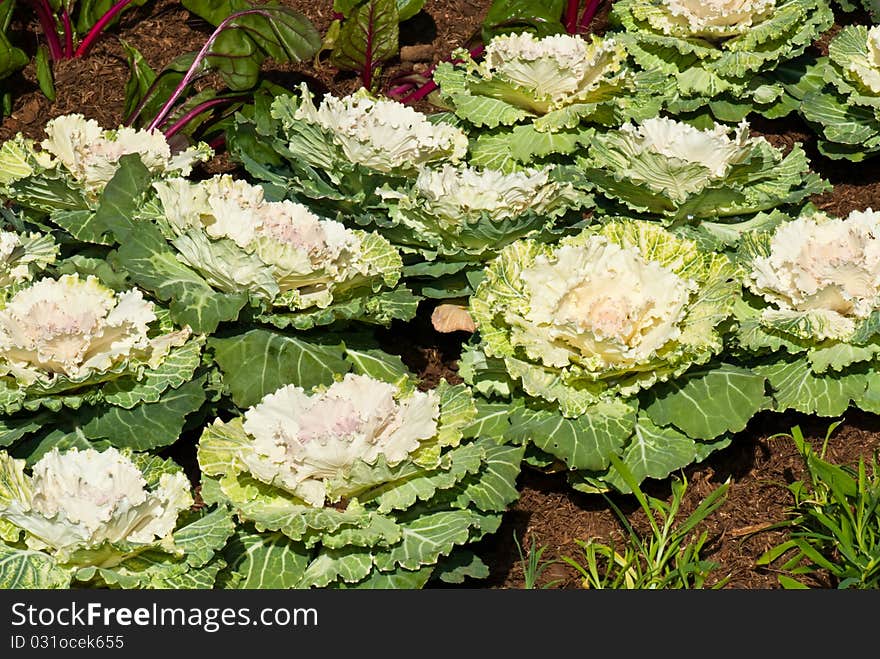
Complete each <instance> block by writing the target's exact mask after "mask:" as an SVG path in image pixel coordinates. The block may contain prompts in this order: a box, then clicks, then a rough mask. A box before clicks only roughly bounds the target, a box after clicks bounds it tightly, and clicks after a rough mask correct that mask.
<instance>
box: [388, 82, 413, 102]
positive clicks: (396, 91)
mask: <svg viewBox="0 0 880 659" xmlns="http://www.w3.org/2000/svg"><path fill="white" fill-rule="evenodd" d="M413 87H415V84H413V83H411V82H408V83H406V84H403V85H397V86H396V87H392V88H391V89H389V90H388V95H389V96H390V97H391V98H394V97H396V96H400V95H401V94H403V93H404V92H406V91H408V90H410V89H412V88H413Z"/></svg>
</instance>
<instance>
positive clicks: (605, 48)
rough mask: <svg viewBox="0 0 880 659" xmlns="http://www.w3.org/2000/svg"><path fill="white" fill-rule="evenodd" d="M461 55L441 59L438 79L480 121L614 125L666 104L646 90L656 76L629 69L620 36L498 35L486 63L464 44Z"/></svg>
mask: <svg viewBox="0 0 880 659" xmlns="http://www.w3.org/2000/svg"><path fill="white" fill-rule="evenodd" d="M455 55H456V60H457V62H456V63H455V64H452V63H449V62H443V63H441V64H439V65H438V67H437V70H436V71H435V73H434V80H435V81H436V82H437V84H438V85H439V86H440V92H441V95H442V98H443V100H444V101H445V102H447V103H449V104H450V105H451V106H452V108H453V109H454V111H455V113H456V114H457V115H458V116H460V117H461V118H463V119H465V120H467V121H468V122H469V123H471V124H473V125H474V126H478V127H486V128H495V127H497V126H499V125H505V126H509V125H512V124H515V123H518V122H521V121H523V120H530V119H531V120H534V126H535V128H536V129H537V130H538V131H555V130H559V129H562V128H573V127H575V126H576V125H577V124H578V123H579V122H580V121H581V120H582V119H586V120H588V121H590V122H591V123H601V124H612V125H613V124H619V123H620V122H621V121H624V120H626V119H632V118H647V117H650V116H653V115H655V114H656V113H657V111H658V110H659V103H652V102H651V100H650V98H649V96H648V95H647V94H646V92H647V90H648V88H649V87H650V83H651V82H652V81H651V80H649V76H647V75H645V74H641V75H635V74H634V73H633V72H632V71H631V70H629V69H628V68H627V66H626V64H625V62H626V57H627V53H626V50H625V49H624V47H623V45H622V44H621V43H620V42H619V41H617V40H615V39H614V38H602V37H597V36H595V35H591V37H590V40H589V41H588V40H586V39H584V38H582V37H580V36H578V35H568V34H553V35H549V36H545V37H543V38H536V37H535V36H534V35H532V34H531V33H530V32H522V33H518V34H504V35H499V36H496V37H494V38H493V39H492V40H491V41H490V42H489V43H488V44H487V45H486V51H485V55H484V59H483V61H482V62H476V61H474V59H473V58H472V57H471V56H470V54H469V53H467V52H466V51H463V50H462V51H457V52H456V53H455ZM661 81H662V78H661ZM653 82H657V81H653ZM652 91H653V92H654V94H655V95H656V94H658V93H659V90H657V89H654V90H652Z"/></svg>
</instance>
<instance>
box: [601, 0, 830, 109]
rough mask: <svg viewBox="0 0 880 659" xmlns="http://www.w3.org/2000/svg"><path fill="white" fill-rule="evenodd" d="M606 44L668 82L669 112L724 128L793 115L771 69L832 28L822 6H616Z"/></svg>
mask: <svg viewBox="0 0 880 659" xmlns="http://www.w3.org/2000/svg"><path fill="white" fill-rule="evenodd" d="M611 22H612V26H613V27H614V30H615V31H614V32H612V33H611V35H612V36H614V38H616V39H619V40H620V41H621V42H622V43H623V45H624V46H625V47H626V49H627V50H628V51H629V53H630V54H631V55H632V57H633V58H634V59H635V61H636V63H637V64H638V65H639V66H640V67H641V68H643V69H645V70H648V71H662V72H663V73H665V74H666V75H667V76H669V78H670V79H671V80H672V81H673V91H674V94H672V95H671V96H670V98H669V99H668V100H667V102H666V107H667V109H669V111H670V112H672V113H674V114H676V115H679V114H682V113H688V112H701V113H705V112H707V111H708V112H709V113H711V115H712V116H714V118H715V119H717V120H719V121H725V122H738V121H741V120H742V119H743V118H745V117H746V115H747V114H748V113H749V112H751V111H755V112H759V113H761V114H764V115H765V116H768V117H771V118H776V117H781V116H784V115H786V114H788V113H789V112H791V111H793V110H795V109H797V107H798V103H797V101H796V99H795V98H794V97H792V96H791V95H789V94H788V93H787V92H786V90H785V87H784V85H783V83H782V81H781V80H780V79H777V77H776V76H775V71H776V70H777V69H778V68H779V67H781V66H782V65H784V64H787V63H788V62H790V61H791V60H794V59H796V58H798V57H799V56H800V55H802V54H803V53H804V51H805V50H806V49H807V47H808V46H809V45H810V44H812V43H813V41H815V40H816V39H818V38H819V36H821V34H822V33H823V32H825V31H826V30H828V29H829V28H830V27H831V26H832V24H833V23H834V14H833V12H832V10H831V7H830V5H829V3H828V2H827V0H657V1H656V2H645V0H620V1H619V2H615V3H614V6H613V7H612V12H611Z"/></svg>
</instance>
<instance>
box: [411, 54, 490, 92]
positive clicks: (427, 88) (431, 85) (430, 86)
mask: <svg viewBox="0 0 880 659" xmlns="http://www.w3.org/2000/svg"><path fill="white" fill-rule="evenodd" d="M485 50H486V47H485V46H477V47H476V48H471V49H470V51H468V52H469V53H470V56H471V57H473V58H474V59H476V58H477V57H479V56H480V55H482V54H483V52H485ZM460 61H461V60H460V59H454V60H452V63H453V64H457V63H458V62H460ZM436 68H437V65H436V64H435V65H434V66H432V67H431V68H430V69H429V71H430V72H431V73H433V72H434V69H436ZM401 86H403V85H401ZM438 88H439V85H437V83H436V82H434V81H433V80H429V81H428V82H426V83H425V84H424V85H422V86H421V87H419V88H418V89H417V90H415V91H414V92H413V93H412V94H410V95H409V96H406V97H404V98H402V99H400V102H401V103H403V104H404V105H406V104H409V103H415V102H416V101H420V100H422V99H423V98H425V96H427V95H428V94H430V93H431V92H432V91H434V90H435V89H438Z"/></svg>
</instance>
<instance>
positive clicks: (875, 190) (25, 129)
mask: <svg viewBox="0 0 880 659" xmlns="http://www.w3.org/2000/svg"><path fill="white" fill-rule="evenodd" d="M282 4H285V5H288V6H290V7H292V8H295V9H298V10H300V11H302V12H303V13H305V14H306V15H307V16H308V17H309V18H310V19H311V20H312V21H313V23H314V24H315V26H316V27H317V29H318V30H319V31H320V32H321V33H322V34H323V32H324V30H325V29H326V27H327V25H328V24H329V23H330V20H331V12H330V9H329V5H330V3H329V2H318V3H315V2H298V1H296V0H283V1H282ZM489 4H490V3H489V2H488V0H479V1H475V2H472V1H464V0H428V2H427V3H426V4H425V7H424V10H423V11H422V12H421V13H420V14H418V15H417V16H416V17H415V18H413V19H410V20H409V21H408V22H407V23H405V24H404V25H402V26H401V43H402V44H404V45H409V46H424V48H420V49H415V51H413V50H410V51H407V52H409V53H412V52H415V53H416V55H415V56H414V57H416V59H417V60H418V61H406V60H401V59H399V58H397V59H395V60H392V62H391V63H390V64H389V65H388V66H387V67H386V68H385V70H384V71H383V72H382V76H383V81H389V80H391V79H393V78H394V77H396V76H398V75H400V74H403V73H407V72H411V71H419V70H424V69H425V68H426V67H427V66H430V65H432V64H435V63H437V62H438V61H440V60H441V59H444V58H446V57H448V56H449V54H450V53H451V52H452V50H453V49H454V48H457V47H459V46H461V45H464V44H467V43H468V41H469V39H470V38H471V37H472V36H473V35H474V34H476V33H478V31H479V29H480V25H481V22H482V20H483V17H484V15H485V12H486V10H487V8H488V6H489ZM607 5H608V3H605V7H604V9H603V11H601V12H600V13H599V14H598V16H597V17H596V18H595V19H594V21H593V24H592V29H593V31H595V32H596V33H599V34H601V33H602V32H603V30H604V27H605V16H606V14H607V11H608V7H607ZM859 20H864V16H863V15H862V14H860V13H856V14H849V15H845V14H838V25H842V24H847V23H850V22H853V21H859ZM15 27H16V29H17V30H19V31H24V30H25V29H26V28H28V27H33V26H23V25H18V26H15ZM210 33H211V27H210V26H209V25H208V24H207V23H205V22H203V21H201V20H199V19H197V18H194V17H192V16H190V14H189V12H187V11H186V10H184V9H181V8H180V7H179V5H178V4H177V3H176V2H173V1H172V0H158V1H157V2H153V3H148V6H147V7H144V8H140V9H136V10H133V11H130V12H128V13H126V14H125V16H124V18H123V20H122V22H121V25H120V26H119V27H118V28H117V29H115V30H113V31H112V33H110V34H108V35H107V36H105V37H104V38H103V39H102V40H101V41H100V42H99V43H98V44H97V46H96V48H95V49H94V51H93V53H92V54H91V55H90V56H89V57H87V58H84V59H78V60H70V61H67V62H61V63H59V64H58V65H56V67H55V80H56V89H57V93H58V96H57V99H56V100H55V102H54V103H50V102H49V101H48V100H47V99H46V98H45V97H44V96H43V95H42V94H41V93H40V92H39V91H38V89H37V87H36V78H35V71H34V69H33V64H30V65H28V67H27V68H26V69H24V70H23V71H22V72H21V73H20V74H16V75H15V76H13V77H12V78H9V79H7V80H6V81H4V83H3V84H7V85H11V87H12V88H13V90H14V92H15V93H14V108H13V112H12V114H11V116H9V117H7V118H5V119H4V120H3V122H2V124H0V141H3V140H6V139H9V138H11V137H12V136H13V135H14V134H15V133H17V132H22V133H24V134H25V135H27V136H29V137H32V138H36V139H39V138H41V137H42V129H43V126H44V125H45V123H46V121H47V120H48V119H50V118H52V117H55V116H59V115H63V114H67V113H71V112H81V113H83V114H84V115H85V116H86V117H87V118H93V119H96V120H97V121H98V122H99V123H100V124H101V125H102V126H106V127H111V126H116V125H119V124H120V123H121V121H122V120H123V112H122V103H123V88H124V85H125V81H126V79H127V77H128V68H127V66H126V62H125V56H124V52H123V50H122V47H121V46H120V44H119V42H118V40H117V36H118V37H119V38H120V39H124V40H126V41H128V42H130V43H131V44H133V45H134V46H136V47H137V48H138V49H139V50H140V52H141V53H142V54H143V55H144V57H145V58H146V60H147V61H148V62H149V64H150V65H151V66H153V68H154V69H157V70H158V69H160V68H161V67H162V66H164V65H165V64H166V63H167V62H168V61H169V60H170V59H171V58H172V57H173V56H175V55H177V54H179V53H181V52H184V51H186V50H195V49H198V48H199V47H200V46H201V44H202V43H203V42H204V40H205V39H206V38H207V36H208V35H209V34H210ZM814 47H815V48H822V44H817V45H815V46H814ZM264 75H265V76H266V77H267V78H268V79H270V80H272V81H273V82H276V83H278V84H281V85H284V86H287V87H293V86H295V85H298V84H299V83H300V82H302V81H306V82H307V83H308V84H309V85H310V87H312V88H313V89H317V90H322V91H329V92H331V93H333V94H336V95H340V96H341V95H345V94H348V93H351V92H353V91H354V90H355V89H357V87H358V85H359V81H358V80H357V79H356V77H354V76H353V75H348V74H345V75H341V74H338V73H337V72H336V70H335V69H334V68H333V67H332V66H330V65H329V64H326V63H325V64H323V65H321V66H317V67H316V66H314V64H313V63H311V62H309V63H300V64H296V65H283V66H280V65H275V64H274V63H272V62H267V63H266V64H264ZM383 84H384V83H383ZM417 107H418V109H420V110H422V111H425V112H429V111H430V110H431V106H430V104H428V103H427V102H422V103H420V105H418V106H417ZM752 131H753V134H756V135H763V136H764V137H766V138H767V139H768V140H769V141H770V142H771V144H773V145H774V146H778V147H781V148H783V149H790V148H791V146H792V145H794V144H795V143H801V144H802V145H803V147H804V149H805V150H806V152H807V154H808V156H809V159H810V165H811V168H812V169H813V170H814V171H816V172H817V173H819V174H820V175H822V176H823V177H825V178H827V179H828V180H829V181H830V182H831V183H832V184H833V186H834V188H833V190H832V191H830V192H827V193H824V194H822V195H816V196H814V197H813V198H812V201H813V202H814V203H815V204H816V206H817V207H818V208H820V209H821V210H824V211H826V212H828V213H830V214H833V215H837V216H841V217H844V216H846V215H847V214H848V213H849V212H850V211H852V210H856V209H858V210H862V209H866V208H872V207H873V208H880V158H875V159H873V160H867V161H865V162H862V163H858V164H853V163H849V162H847V161H832V160H829V159H827V158H825V157H824V156H822V155H820V154H819V152H818V150H817V148H816V138H815V135H814V133H813V131H811V130H810V129H809V127H807V126H806V125H805V124H804V123H803V122H802V121H801V120H800V119H798V118H796V117H795V115H791V116H790V117H787V118H785V119H779V120H767V119H759V120H755V121H754V122H753V123H752ZM234 171H236V168H235V166H234V165H233V164H231V163H230V161H229V160H228V159H227V158H226V157H225V156H224V155H220V156H217V157H215V158H214V159H212V160H211V161H210V162H208V163H207V164H206V165H204V166H202V167H200V168H199V169H197V170H196V172H195V176H196V177H198V176H202V177H207V176H210V175H212V174H215V173H223V172H234ZM431 309H432V306H431V305H430V304H427V303H423V304H422V306H421V308H420V310H419V315H418V317H417V318H416V319H415V320H414V321H412V322H410V323H407V324H404V323H401V322H397V321H395V323H394V324H393V325H392V326H391V327H390V328H389V329H387V330H380V331H379V336H380V341H381V342H382V344H383V345H384V346H385V347H386V349H387V350H388V351H389V352H392V353H395V354H399V355H401V356H402V358H403V360H404V362H405V363H406V364H407V366H409V367H410V368H411V369H412V370H413V371H415V372H417V373H418V374H419V377H420V379H421V383H422V387H423V388H431V387H434V386H436V384H437V382H439V381H440V379H442V378H446V379H447V380H449V381H450V382H451V383H453V384H454V383H457V382H460V381H461V378H460V377H459V376H458V359H459V357H460V355H461V347H462V345H463V343H464V342H465V341H466V340H467V339H468V337H469V335H468V334H467V333H465V332H455V333H452V334H440V333H438V332H436V331H434V329H433V328H432V326H431V324H430V320H429V318H430V313H431ZM833 421H835V419H833V418H828V419H822V418H817V417H811V416H806V415H800V414H792V413H788V414H770V413H760V414H758V415H757V416H756V417H754V418H753V419H752V420H751V422H750V423H749V425H748V427H747V428H746V429H745V430H744V431H742V432H739V433H737V434H736V436H735V437H734V439H733V441H732V442H731V445H730V446H729V447H727V448H724V449H721V450H719V451H717V452H716V453H713V454H712V455H711V456H710V457H709V458H708V459H707V460H705V461H704V462H702V463H700V464H697V465H692V466H690V467H688V468H686V469H685V470H684V474H685V476H686V478H687V481H688V483H689V488H688V491H687V494H686V496H685V499H684V503H683V508H682V510H683V512H685V513H687V512H690V511H692V510H693V509H694V508H695V507H696V506H697V505H698V504H699V502H700V501H701V499H702V498H703V497H705V496H706V495H708V494H709V493H710V492H711V491H712V490H713V489H715V488H716V487H718V486H719V485H720V484H721V483H723V482H725V481H728V480H729V481H730V483H731V485H730V489H729V491H728V494H727V498H726V501H725V503H724V504H723V505H722V506H721V507H720V508H719V509H718V510H717V511H716V512H715V514H713V515H712V516H711V517H710V518H709V519H708V520H707V522H706V524H705V525H704V526H702V527H701V528H705V530H707V532H708V543H707V546H706V550H705V551H704V556H703V557H704V558H706V559H708V560H711V561H715V562H717V563H719V567H718V568H717V570H716V571H714V572H713V574H712V578H711V579H710V582H709V583H710V584H711V583H714V582H717V581H718V580H719V579H722V578H725V577H726V578H729V581H728V582H727V584H726V587H730V588H751V589H755V588H778V587H779V583H778V581H777V573H776V572H775V571H774V570H772V569H769V568H766V567H758V566H756V564H755V562H756V560H757V559H758V557H759V556H761V555H762V554H763V553H764V552H765V551H767V550H768V549H770V548H771V547H773V546H775V545H777V544H779V543H780V542H782V541H783V540H784V539H785V537H786V535H785V534H786V532H785V531H784V530H778V529H771V528H769V527H770V526H771V525H773V524H774V523H776V522H779V521H780V520H782V519H784V518H785V517H786V511H787V510H788V508H789V507H790V505H791V503H792V499H791V494H790V493H789V491H788V490H787V489H786V486H787V485H788V484H789V483H791V482H793V481H794V480H797V479H800V478H803V477H804V474H805V472H804V467H803V463H802V459H801V456H800V455H799V453H798V451H797V450H796V447H795V446H794V444H793V442H792V441H791V440H790V439H788V438H786V437H784V436H778V434H779V433H788V432H790V430H791V429H792V427H793V426H795V425H799V426H800V427H801V428H802V429H803V431H804V434H805V435H806V436H807V438H808V439H809V440H811V441H813V442H818V443H821V440H823V439H824V437H825V435H826V432H827V430H828V426H829V425H830V424H831V423H832V422H833ZM878 450H880V419H878V418H877V417H876V416H875V415H872V414H868V413H864V412H859V411H852V412H851V413H849V414H847V415H846V417H845V419H844V421H843V423H842V424H841V425H840V426H839V427H838V428H837V430H836V432H834V433H833V435H832V436H831V440H830V442H829V444H828V453H827V454H826V459H828V460H829V461H830V462H833V463H835V464H853V463H855V462H856V461H857V460H858V459H859V458H869V457H870V456H871V455H872V454H873V453H874V452H876V451H878ZM173 455H174V457H175V458H176V459H178V460H179V461H180V462H181V464H184V465H185V466H187V467H188V468H189V471H190V475H191V476H194V475H195V472H194V469H195V468H196V467H195V465H196V462H195V444H194V443H193V444H192V445H190V446H180V445H175V447H174V449H173ZM550 472H551V473H544V472H541V471H538V470H536V469H531V468H528V467H526V468H524V470H523V472H522V474H521V475H520V477H519V480H518V483H519V486H520V491H521V495H520V498H519V500H518V501H517V502H515V503H514V504H513V505H512V506H511V508H510V509H509V511H508V512H507V513H506V514H505V516H504V521H503V523H502V525H501V527H500V529H499V530H498V531H497V532H496V533H495V534H493V535H491V536H489V537H487V538H484V539H483V540H481V541H480V542H479V543H478V544H477V545H476V546H475V547H474V549H475V551H476V553H477V554H478V555H480V556H481V557H482V558H483V559H484V560H485V562H486V563H487V564H488V565H489V567H490V570H491V573H490V576H489V577H488V579H485V580H472V581H467V582H466V583H465V584H464V585H465V586H466V587H474V588H521V587H523V586H524V584H525V579H526V575H525V574H524V570H523V562H522V560H521V558H522V554H521V553H520V551H522V552H523V553H526V552H527V551H528V550H529V549H530V548H540V547H546V550H545V552H544V554H543V559H545V560H554V559H559V558H561V557H563V556H570V557H573V558H580V557H581V555H580V553H579V551H580V550H579V548H578V546H577V544H576V541H578V540H588V539H591V538H598V539H600V540H602V541H604V542H609V543H610V542H618V543H619V542H621V541H622V540H623V538H624V536H623V532H622V527H621V525H620V523H619V521H618V520H617V518H616V517H615V514H614V511H613V510H612V508H611V507H610V506H609V505H608V503H607V501H606V500H605V499H604V498H603V497H602V496H601V495H599V494H582V493H578V492H575V491H573V490H572V489H571V488H570V487H569V486H568V484H567V482H566V478H565V474H564V473H562V472H561V471H555V472H554V471H553V470H550ZM644 489H645V491H646V492H648V493H650V494H651V495H653V496H655V497H659V498H663V499H668V498H669V496H670V485H669V481H668V480H664V481H648V482H646V483H645V484H644ZM612 500H613V501H615V502H616V503H617V505H619V506H620V508H621V509H622V510H623V511H624V512H625V513H626V515H627V517H628V518H629V520H630V522H631V523H632V524H633V525H634V526H635V527H636V528H637V529H643V530H644V529H645V528H646V519H645V517H644V514H643V513H642V512H641V511H640V510H639V509H638V506H637V504H636V503H635V501H634V499H633V498H632V497H626V496H621V495H614V496H612ZM548 584H550V585H553V586H554V587H562V588H576V587H579V586H580V585H581V584H580V580H579V578H578V576H577V573H576V571H575V570H574V569H573V568H572V567H571V566H569V565H566V564H564V563H561V562H560V563H554V564H552V565H549V566H548V567H547V569H546V570H544V571H543V572H542V573H541V575H540V578H539V580H538V585H548ZM812 585H814V586H816V587H830V585H831V584H830V583H829V582H828V580H827V579H826V578H825V577H824V576H823V574H822V573H821V572H819V573H818V574H817V576H816V577H815V578H814V583H812Z"/></svg>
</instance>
